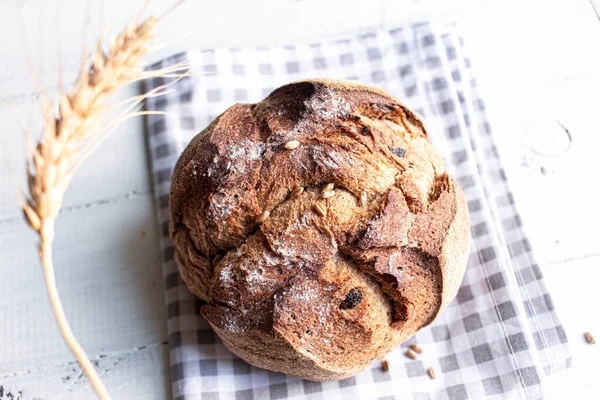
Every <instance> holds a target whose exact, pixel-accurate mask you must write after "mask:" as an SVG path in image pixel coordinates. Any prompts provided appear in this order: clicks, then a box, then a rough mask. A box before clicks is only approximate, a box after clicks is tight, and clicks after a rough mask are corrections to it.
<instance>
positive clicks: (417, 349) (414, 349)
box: [410, 343, 423, 354]
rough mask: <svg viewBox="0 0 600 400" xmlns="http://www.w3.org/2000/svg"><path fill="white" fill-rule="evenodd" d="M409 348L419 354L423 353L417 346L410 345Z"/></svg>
mask: <svg viewBox="0 0 600 400" xmlns="http://www.w3.org/2000/svg"><path fill="white" fill-rule="evenodd" d="M410 348H411V349H413V351H414V352H416V353H419V354H421V353H422V352H423V349H422V348H421V346H419V345H418V344H416V343H415V344H411V345H410Z"/></svg>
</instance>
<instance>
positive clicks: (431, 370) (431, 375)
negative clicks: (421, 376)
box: [427, 368, 435, 379]
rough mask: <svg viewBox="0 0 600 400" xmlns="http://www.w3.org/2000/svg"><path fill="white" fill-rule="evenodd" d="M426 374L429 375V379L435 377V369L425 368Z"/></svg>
mask: <svg viewBox="0 0 600 400" xmlns="http://www.w3.org/2000/svg"><path fill="white" fill-rule="evenodd" d="M427 375H429V377H430V378H431V379H435V370H434V369H433V368H429V369H428V370H427Z"/></svg>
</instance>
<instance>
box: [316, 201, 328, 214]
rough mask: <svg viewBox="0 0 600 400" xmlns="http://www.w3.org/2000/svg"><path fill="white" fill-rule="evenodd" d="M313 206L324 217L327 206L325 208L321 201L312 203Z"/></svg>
mask: <svg viewBox="0 0 600 400" xmlns="http://www.w3.org/2000/svg"><path fill="white" fill-rule="evenodd" d="M313 208H314V210H315V211H316V212H317V213H318V214H319V215H320V216H321V217H324V216H326V215H327V208H325V205H324V204H323V203H322V202H320V201H317V202H316V203H315V204H314V205H313Z"/></svg>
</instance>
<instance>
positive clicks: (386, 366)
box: [381, 360, 390, 372]
mask: <svg viewBox="0 0 600 400" xmlns="http://www.w3.org/2000/svg"><path fill="white" fill-rule="evenodd" d="M381 369H382V370H383V372H388V371H389V370H390V362H389V361H388V360H383V362H382V363H381Z"/></svg>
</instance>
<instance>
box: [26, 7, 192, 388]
mask: <svg viewBox="0 0 600 400" xmlns="http://www.w3.org/2000/svg"><path fill="white" fill-rule="evenodd" d="M156 24H157V19H156V18H154V17H150V18H148V19H146V20H145V21H143V22H142V23H136V22H132V23H130V24H129V25H128V26H127V28H126V29H125V30H124V31H123V32H122V33H121V35H119V36H118V37H117V38H116V39H114V40H112V41H111V44H110V48H109V50H108V51H107V52H104V51H103V50H102V46H101V43H98V45H97V47H96V50H95V51H94V53H93V54H92V56H90V57H84V60H83V62H82V68H81V71H80V73H79V76H78V79H77V84H76V85H75V88H74V89H73V90H72V91H70V92H68V93H64V92H62V91H61V93H60V94H59V97H58V101H50V100H48V99H42V100H41V105H42V116H43V122H44V127H43V130H42V135H41V139H40V140H39V142H38V143H37V145H36V146H35V147H32V148H31V150H30V154H29V156H28V158H27V182H28V193H27V194H26V195H25V196H24V198H25V200H24V201H22V204H21V208H22V210H23V214H24V216H25V219H26V221H27V223H28V225H29V226H30V227H31V228H32V229H33V230H34V231H36V232H37V233H38V235H39V238H40V243H39V246H38V251H39V256H40V259H41V261H42V267H43V269H44V278H45V280H46V286H47V289H48V295H49V298H50V303H51V305H52V309H53V311H54V315H55V317H56V320H57V322H58V326H59V329H60V332H61V334H62V335H63V338H64V340H65V342H66V343H67V345H68V346H69V347H70V349H71V351H72V352H73V354H74V355H75V357H76V358H77V360H78V361H79V363H80V364H81V367H82V368H83V370H84V372H85V374H86V375H87V376H88V378H89V380H90V382H91V384H92V386H93V387H94V389H95V390H96V393H97V394H98V396H99V397H100V398H101V399H109V398H110V396H109V394H108V391H107V390H106V388H105V387H104V385H103V383H102V381H101V380H100V377H99V376H98V374H97V372H96V370H95V369H94V367H93V365H92V364H91V362H90V360H89V358H88V357H87V355H86V354H85V352H84V350H83V348H82V347H81V346H80V344H79V343H78V341H77V339H76V338H75V336H74V335H73V332H72V331H71V328H70V326H69V323H68V320H67V317H66V315H65V313H64V310H63V308H62V304H61V301H60V296H59V294H58V290H57V288H56V282H55V276H54V265H53V262H52V242H53V240H54V234H55V233H54V226H55V220H56V218H57V217H58V213H59V211H60V208H61V205H62V200H63V196H64V193H65V191H66V190H67V187H68V186H69V183H70V182H71V179H72V178H73V175H74V174H75V172H76V171H77V169H78V167H79V166H80V165H81V163H82V162H83V161H84V160H85V159H86V157H88V156H89V155H90V154H91V153H92V152H93V150H94V149H95V148H96V147H97V145H98V144H99V143H100V141H101V139H102V138H103V137H104V136H105V135H106V134H107V133H108V132H109V131H110V130H111V129H112V128H114V127H115V126H116V125H118V124H119V123H121V122H122V121H123V120H125V119H127V118H130V117H132V116H136V115H142V114H145V113H144V112H138V111H137V110H135V108H136V107H137V106H139V104H140V103H141V102H142V101H143V100H144V99H146V98H149V97H154V96H159V95H162V94H164V93H165V89H166V87H167V86H168V85H169V84H167V85H164V86H161V87H158V88H156V89H154V90H152V91H150V92H148V93H146V94H143V95H140V96H135V97H132V98H131V99H128V100H127V101H126V102H124V103H121V104H120V106H121V108H117V115H116V117H114V118H113V119H111V120H110V121H105V119H106V118H107V113H108V112H109V111H111V110H114V109H113V108H108V107H106V105H105V102H106V100H107V98H108V96H109V95H110V94H112V93H113V92H114V91H116V90H117V89H120V88H121V87H123V86H125V85H127V84H129V83H131V82H133V81H136V80H139V79H144V78H148V77H152V76H172V77H182V76H184V75H186V74H187V73H185V72H183V71H185V70H186V69H187V65H186V64H184V63H180V64H176V65H174V66H172V67H169V68H166V69H161V70H156V71H150V72H143V71H142V70H141V69H140V67H139V63H140V60H141V58H142V57H143V56H144V55H145V54H146V53H147V52H148V50H149V44H150V42H151V40H152V39H153V37H154V33H155V29H156ZM88 65H91V66H90V67H89V68H88ZM61 88H62V86H61ZM57 106H58V112H55V110H56V109H57Z"/></svg>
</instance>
